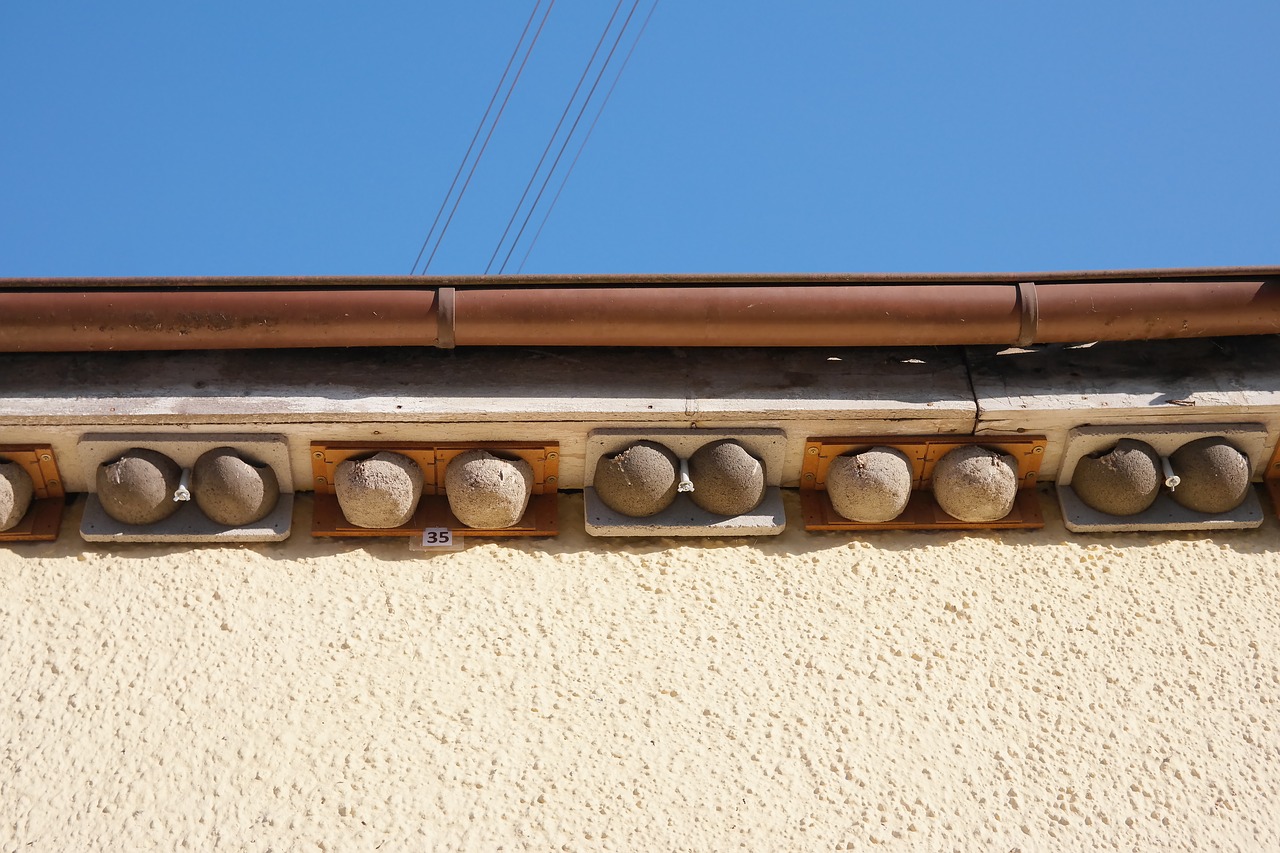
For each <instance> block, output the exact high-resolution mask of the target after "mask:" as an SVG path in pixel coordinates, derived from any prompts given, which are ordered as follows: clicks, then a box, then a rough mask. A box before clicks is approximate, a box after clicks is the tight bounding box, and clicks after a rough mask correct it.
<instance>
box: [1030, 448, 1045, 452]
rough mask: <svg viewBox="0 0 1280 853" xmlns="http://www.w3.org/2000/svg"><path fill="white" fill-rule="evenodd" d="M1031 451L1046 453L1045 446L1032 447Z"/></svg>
mask: <svg viewBox="0 0 1280 853" xmlns="http://www.w3.org/2000/svg"><path fill="white" fill-rule="evenodd" d="M1031 452H1032V453H1044V448H1043V447H1034V448H1032V450H1031Z"/></svg>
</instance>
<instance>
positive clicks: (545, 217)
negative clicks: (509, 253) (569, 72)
mask: <svg viewBox="0 0 1280 853" xmlns="http://www.w3.org/2000/svg"><path fill="white" fill-rule="evenodd" d="M660 2H661V0H653V5H652V6H651V7H649V14H647V15H645V18H644V23H643V24H641V25H640V33H639V34H638V35H637V36H636V40H635V41H633V42H632V43H631V48H630V49H629V50H628V51H627V55H626V56H625V57H623V60H622V65H621V66H620V67H619V68H618V73H617V75H616V76H615V77H614V78H613V83H611V84H610V85H609V91H608V92H606V93H605V96H604V101H603V102H601V104H600V109H599V110H597V111H596V116H595V118H593V119H592V120H591V126H590V127H588V128H587V133H586V135H585V136H584V137H583V138H582V143H581V144H580V145H579V146H578V152H577V153H576V154H574V155H573V160H572V161H570V163H569V168H568V169H566V170H565V173H564V177H563V178H562V179H561V180H560V186H559V188H558V189H557V190H556V194H555V196H554V197H553V198H552V199H551V204H549V205H548V206H547V210H546V212H545V213H543V214H542V221H541V222H540V223H539V224H538V230H537V231H535V232H534V234H533V239H532V240H530V241H529V246H528V248H526V249H525V250H524V257H522V258H521V259H520V266H519V267H518V268H517V269H516V273H517V274H519V273H522V272H524V265H525V264H526V263H528V261H529V255H531V254H532V253H533V247H534V246H536V245H538V238H539V237H541V236H542V229H543V228H545V227H547V220H549V219H550V218H551V212H552V211H553V210H555V209H556V203H557V202H559V201H560V194H561V193H563V192H564V188H565V185H566V184H568V183H569V176H570V175H572V174H573V167H574V166H576V165H578V158H580V157H581V156H582V152H583V151H584V150H585V149H586V147H587V143H588V142H590V141H591V134H592V133H594V132H595V129H596V123H597V122H599V121H600V116H602V115H604V110H605V107H607V106H609V99H610V98H612V97H613V90H614V89H616V88H618V81H619V80H621V79H622V75H623V73H624V72H625V71H626V70H627V63H629V62H630V61H631V56H632V54H634V53H635V52H636V46H637V45H638V44H640V39H642V38H644V32H645V30H647V29H648V28H649V21H651V20H652V19H653V13H654V12H655V11H657V8H658V3H660Z"/></svg>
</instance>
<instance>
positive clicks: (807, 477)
mask: <svg viewBox="0 0 1280 853" xmlns="http://www.w3.org/2000/svg"><path fill="white" fill-rule="evenodd" d="M804 478H805V479H806V480H812V479H813V474H805V475H804Z"/></svg>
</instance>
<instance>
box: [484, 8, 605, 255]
mask: <svg viewBox="0 0 1280 853" xmlns="http://www.w3.org/2000/svg"><path fill="white" fill-rule="evenodd" d="M622 4H623V0H618V3H617V5H616V6H614V7H613V14H612V15H610V16H609V21H608V23H606V24H605V25H604V30H603V31H602V32H601V33H600V38H599V39H598V40H597V41H596V47H595V50H593V51H591V58H590V59H588V60H587V64H586V67H584V68H583V69H582V75H581V76H579V77H578V85H576V86H574V87H573V94H571V95H570V96H569V101H568V102H567V103H566V104H565V105H564V111H563V112H561V113H560V120H559V121H558V122H556V128H555V130H553V131H551V138H550V139H548V140H547V145H546V147H545V148H543V149H542V156H541V157H539V158H538V165H536V166H534V167H533V174H531V175H530V176H529V182H528V183H527V184H525V185H524V192H522V193H521V194H520V200H519V201H518V202H516V206H515V209H514V210H512V211H511V218H510V219H508V220H507V227H506V228H504V229H502V236H501V237H499V238H498V245H496V246H494V247H493V254H492V255H490V256H489V263H488V264H486V265H485V268H484V273H485V275H488V274H489V270H491V269H492V268H493V262H494V261H495V260H496V259H497V257H498V252H500V251H502V244H503V243H505V242H506V241H507V235H508V234H510V233H511V226H512V225H514V224H515V222H516V217H517V216H519V215H520V209H521V208H522V207H524V201H525V199H526V198H528V197H529V190H531V189H533V182H534V181H536V180H537V179H538V173H539V172H540V171H541V170H542V164H543V163H545V162H546V161H547V154H549V153H550V152H551V146H552V145H554V144H555V141H556V137H557V136H558V135H559V134H560V128H562V127H563V126H564V120H565V118H567V117H568V115H569V110H570V109H571V108H572V107H573V102H574V101H575V100H577V98H578V92H580V91H581V90H582V84H583V82H584V81H585V80H586V79H587V73H588V72H590V71H591V66H592V65H594V64H595V61H596V56H597V55H599V53H600V47H601V46H602V45H603V44H604V40H605V37H606V36H608V35H609V30H610V29H612V28H613V22H614V21H615V20H616V19H617V17H618V12H619V10H621V9H622Z"/></svg>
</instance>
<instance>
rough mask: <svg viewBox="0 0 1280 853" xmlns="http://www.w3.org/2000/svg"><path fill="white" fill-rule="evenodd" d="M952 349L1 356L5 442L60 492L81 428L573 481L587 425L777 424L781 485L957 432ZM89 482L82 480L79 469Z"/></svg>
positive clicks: (966, 407)
mask: <svg viewBox="0 0 1280 853" xmlns="http://www.w3.org/2000/svg"><path fill="white" fill-rule="evenodd" d="M962 355H963V353H962V352H961V351H960V350H958V349H951V350H939V349H933V348H909V349H888V350H881V349H877V350H857V349H768V350H759V349H717V348H709V349H698V348H690V349H687V350H674V349H661V348H659V349H597V350H585V349H574V348H562V349H547V350H541V349H535V350H530V349H519V348H475V349H459V350H454V351H451V352H441V351H437V350H434V349H413V348H398V349H389V350H366V349H356V350H299V351H287V350H279V351H247V352H175V353H84V354H63V353H52V354H44V355H0V368H3V369H0V440H3V441H11V442H43V443H48V444H51V445H52V446H53V447H54V450H55V452H56V453H57V454H58V457H59V459H60V460H61V462H62V467H63V469H64V474H63V477H64V480H65V481H66V483H67V488H68V489H69V490H71V491H86V490H89V489H91V488H92V486H91V485H90V481H89V480H86V479H85V477H84V471H85V469H86V467H87V466H89V465H90V464H92V465H96V464H97V462H98V461H100V460H97V459H92V460H84V459H81V455H82V448H81V447H80V446H79V443H78V442H79V435H80V433H82V432H94V433H96V432H112V431H119V430H126V429H127V430H129V431H154V432H161V431H168V432H172V433H188V432H190V433H207V432H210V431H214V430H218V429H228V430H234V431H235V432H237V433H242V434H259V435H267V434H279V435H284V436H286V437H287V441H288V456H289V460H290V462H291V465H292V469H293V477H292V479H288V478H285V477H281V478H280V481H281V484H282V485H283V484H285V483H286V482H289V483H292V487H293V488H294V489H297V490H306V489H310V488H311V487H312V483H311V468H310V466H311V462H310V443H311V442H312V441H360V440H365V441H368V440H377V441H416V442H431V441H539V442H546V441H556V442H559V443H560V445H561V450H560V454H561V460H560V485H561V488H569V489H572V488H581V487H582V485H583V476H584V472H585V470H587V469H586V466H585V454H586V444H587V436H588V434H589V433H590V432H591V431H592V430H595V429H598V428H601V427H608V426H614V425H621V424H627V425H632V426H640V425H645V424H652V425H653V426H655V427H662V428H670V427H681V428H690V427H715V428H740V427H745V428H748V429H750V428H773V429H780V430H782V431H783V432H784V433H785V435H786V453H785V456H784V458H783V461H782V464H781V466H778V465H771V466H770V469H771V472H770V473H771V475H772V474H773V473H775V472H777V473H779V475H780V477H781V481H782V483H783V484H784V485H795V483H796V482H798V478H799V476H800V462H801V455H802V453H803V445H804V441H805V439H807V438H809V437H810V436H814V435H832V434H849V433H857V432H863V433H866V432H875V433H902V434H905V433H923V434H939V433H946V434H955V433H959V434H967V433H969V432H971V431H972V429H973V424H974V414H975V406H974V403H973V400H972V395H971V394H970V391H969V382H968V379H967V377H966V374H965V366H964V360H963V358H962ZM90 480H91V478H90Z"/></svg>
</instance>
